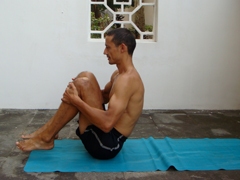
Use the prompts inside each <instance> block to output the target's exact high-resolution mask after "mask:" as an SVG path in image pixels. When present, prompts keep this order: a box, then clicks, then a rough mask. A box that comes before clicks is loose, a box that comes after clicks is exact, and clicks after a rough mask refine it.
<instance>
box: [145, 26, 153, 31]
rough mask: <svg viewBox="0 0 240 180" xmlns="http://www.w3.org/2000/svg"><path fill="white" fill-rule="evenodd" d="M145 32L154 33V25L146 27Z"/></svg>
mask: <svg viewBox="0 0 240 180" xmlns="http://www.w3.org/2000/svg"><path fill="white" fill-rule="evenodd" d="M145 31H149V32H152V31H153V26H152V25H145Z"/></svg>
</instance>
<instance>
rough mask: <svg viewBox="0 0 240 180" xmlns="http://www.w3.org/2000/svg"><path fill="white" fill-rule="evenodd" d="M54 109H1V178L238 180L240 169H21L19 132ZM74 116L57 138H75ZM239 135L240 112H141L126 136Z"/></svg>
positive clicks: (40, 122)
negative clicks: (82, 170)
mask: <svg viewBox="0 0 240 180" xmlns="http://www.w3.org/2000/svg"><path fill="white" fill-rule="evenodd" d="M55 112H56V110H7V109H2V110H1V109H0V180H7V179H10V180H12V179H40V180H45V179H46V180H47V179H51V180H58V179H64V180H65V179H71V180H74V179H77V180H80V179H81V180H82V179H87V180H89V179H98V180H101V179H103V180H106V179H127V180H134V179H144V180H146V179H151V180H152V179H153V180H154V179H156V180H158V179H173V180H175V179H179V180H180V179H181V180H185V179H186V180H187V179H214V180H215V179H222V180H231V179H234V180H239V179H240V170H232V171H225V170H219V171H176V170H175V169H174V168H170V169H169V170H168V171H155V172H117V173H114V172H112V173H96V172H88V173H61V172H54V173H26V172H24V171H23V168H24V166H25V164H26V162H27V160H28V157H29V154H30V153H29V152H21V151H20V150H18V149H17V148H16V146H15V142H16V141H17V140H20V139H21V138H20V135H21V134H28V133H31V132H33V131H35V130H36V129H38V128H40V127H41V126H42V125H44V124H45V123H46V122H47V121H48V120H49V119H50V118H51V117H52V116H53V114H54V113H55ZM76 121H77V117H76V118H74V119H73V120H72V121H71V122H70V123H68V124H67V125H66V126H65V127H64V128H63V129H62V130H61V131H60V133H59V139H78V138H77V136H76V135H75V129H76V127H77V122H76ZM150 136H152V137H154V138H165V137H170V138H240V111H183V110H179V111H160V110H152V111H150V110H148V111H147V110H145V111H143V113H142V115H141V117H140V119H139V121H138V123H137V125H136V127H135V129H134V131H133V133H132V134H131V136H130V137H129V138H133V139H134V138H137V139H138V138H148V137H150Z"/></svg>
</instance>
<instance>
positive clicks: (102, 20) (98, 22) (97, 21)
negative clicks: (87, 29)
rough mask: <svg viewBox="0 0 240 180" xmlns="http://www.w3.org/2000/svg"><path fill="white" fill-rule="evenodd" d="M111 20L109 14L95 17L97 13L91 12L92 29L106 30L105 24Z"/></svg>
mask: <svg viewBox="0 0 240 180" xmlns="http://www.w3.org/2000/svg"><path fill="white" fill-rule="evenodd" d="M109 21H110V18H109V17H108V14H105V16H104V17H99V18H95V13H94V12H91V30H100V31H101V30H104V29H105V25H106V24H107V23H108V22H109Z"/></svg>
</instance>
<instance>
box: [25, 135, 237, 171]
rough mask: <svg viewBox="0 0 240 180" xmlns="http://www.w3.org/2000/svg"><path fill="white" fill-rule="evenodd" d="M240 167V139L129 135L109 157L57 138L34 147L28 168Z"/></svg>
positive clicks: (79, 143) (74, 169)
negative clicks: (50, 146) (51, 143)
mask: <svg viewBox="0 0 240 180" xmlns="http://www.w3.org/2000/svg"><path fill="white" fill-rule="evenodd" d="M170 166H174V167H175V168H176V169H177V170H179V171H183V170H219V169H225V170H236V169H240V139H170V138H165V139H153V138H152V137H150V138H148V139H128V140H127V141H126V142H125V144H124V146H123V148H122V150H121V151H120V153H119V154H118V155H117V156H116V157H115V158H113V159H110V160H97V159H94V158H92V157H91V156H90V155H89V154H88V153H87V151H86V150H85V148H84V146H83V144H82V142H81V140H71V139H64V140H56V141H55V147H54V148H53V149H52V150H35V151H32V152H31V154H30V157H29V159H28V161H27V164H26V166H25V168H24V170H25V171H26V172H55V171H60V172H93V171H95V172H124V171H156V170H161V171H165V170H167V169H168V168H169V167H170Z"/></svg>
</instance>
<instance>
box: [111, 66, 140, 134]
mask: <svg viewBox="0 0 240 180" xmlns="http://www.w3.org/2000/svg"><path fill="white" fill-rule="evenodd" d="M119 87H120V88H121V90H122V91H123V92H121V93H120V95H121V98H123V99H124V98H128V100H127V101H128V103H127V105H126V109H125V111H124V112H123V114H122V116H121V117H120V119H119V120H118V122H117V123H116V125H115V126H114V128H115V129H117V130H118V131H119V132H120V133H121V134H123V135H124V136H126V137H128V136H129V135H130V134H131V132H132V130H133V128H134V126H135V124H136V122H137V120H138V118H139V116H140V115H141V112H142V108H143V102H144V85H143V82H142V80H141V77H140V76H139V74H138V72H137V70H136V69H135V68H134V67H131V68H129V70H127V71H126V72H124V73H121V74H117V75H116V76H115V78H114V82H113V86H112V89H111V92H110V95H109V98H110V101H111V98H112V96H113V95H114V94H115V93H116V91H118V88H119Z"/></svg>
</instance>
